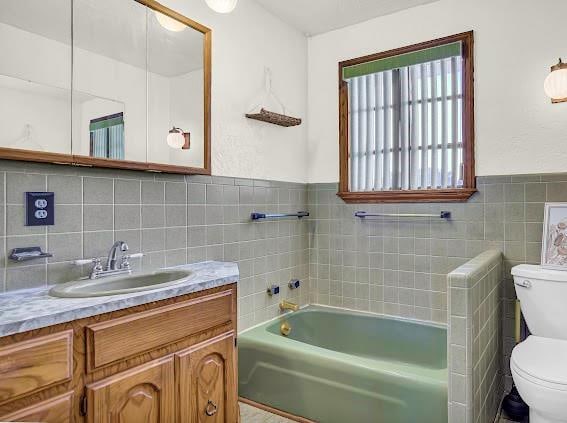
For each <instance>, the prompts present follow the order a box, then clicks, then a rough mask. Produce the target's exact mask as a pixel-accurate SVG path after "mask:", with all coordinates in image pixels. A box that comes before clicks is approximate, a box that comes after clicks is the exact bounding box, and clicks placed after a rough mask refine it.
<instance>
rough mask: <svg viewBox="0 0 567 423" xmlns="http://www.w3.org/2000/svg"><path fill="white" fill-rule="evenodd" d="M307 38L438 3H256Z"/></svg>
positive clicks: (363, 0) (320, 0)
mask: <svg viewBox="0 0 567 423" xmlns="http://www.w3.org/2000/svg"><path fill="white" fill-rule="evenodd" d="M256 1H257V2H258V3H260V4H261V5H262V6H263V7H264V8H265V9H267V10H268V11H270V12H272V13H273V14H274V15H276V16H279V17H280V18H281V19H282V20H284V21H285V22H287V23H288V24H290V25H292V26H294V27H296V28H297V29H299V30H300V31H302V32H303V33H304V34H306V35H316V34H321V33H323V32H327V31H332V30H333V29H338V28H343V27H345V26H348V25H353V24H356V23H359V22H364V21H367V20H370V19H372V18H375V17H377V16H382V15H388V14H390V13H394V12H398V11H400V10H403V9H409V8H410V7H415V6H419V5H421V4H426V3H433V2H435V1H437V0H256Z"/></svg>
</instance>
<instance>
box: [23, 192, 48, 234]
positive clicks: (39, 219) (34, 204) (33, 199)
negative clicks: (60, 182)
mask: <svg viewBox="0 0 567 423" xmlns="http://www.w3.org/2000/svg"><path fill="white" fill-rule="evenodd" d="M54 224H55V193H53V192H26V226H46V225H54Z"/></svg>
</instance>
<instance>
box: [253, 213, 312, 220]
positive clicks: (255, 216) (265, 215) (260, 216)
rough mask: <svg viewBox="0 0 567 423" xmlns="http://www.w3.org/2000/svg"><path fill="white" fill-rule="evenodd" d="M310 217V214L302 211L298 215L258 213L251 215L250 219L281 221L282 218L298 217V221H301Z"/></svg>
mask: <svg viewBox="0 0 567 423" xmlns="http://www.w3.org/2000/svg"><path fill="white" fill-rule="evenodd" d="M307 216H309V212H306V211H300V212H297V213H272V214H269V213H258V212H254V213H252V214H251V215H250V219H252V220H260V219H280V218H282V217H297V218H298V219H301V218H302V217H307Z"/></svg>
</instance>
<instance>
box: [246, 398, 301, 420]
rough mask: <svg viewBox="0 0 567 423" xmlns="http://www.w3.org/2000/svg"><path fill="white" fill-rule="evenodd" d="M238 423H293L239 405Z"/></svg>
mask: <svg viewBox="0 0 567 423" xmlns="http://www.w3.org/2000/svg"><path fill="white" fill-rule="evenodd" d="M240 423H294V422H293V420H289V419H286V418H284V417H281V416H278V415H276V414H272V413H268V412H267V411H264V410H260V409H259V408H256V407H252V406H251V405H248V404H244V403H242V402H241V403H240Z"/></svg>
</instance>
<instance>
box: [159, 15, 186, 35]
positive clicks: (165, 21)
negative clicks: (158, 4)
mask: <svg viewBox="0 0 567 423" xmlns="http://www.w3.org/2000/svg"><path fill="white" fill-rule="evenodd" d="M155 14H156V19H157V21H158V22H159V24H160V25H161V26H163V27H164V28H165V29H167V30H168V31H172V32H181V31H183V30H184V29H185V28H187V25H185V24H184V23H183V22H179V21H178V20H176V19H173V18H172V17H169V16H167V15H164V14H163V13H160V12H158V11H157V10H156V11H155Z"/></svg>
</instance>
